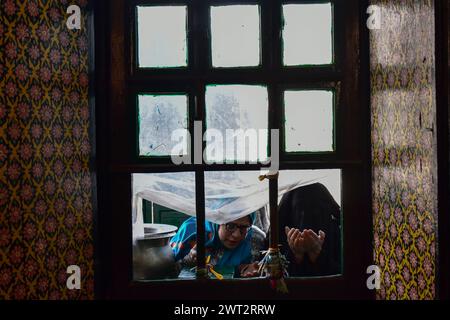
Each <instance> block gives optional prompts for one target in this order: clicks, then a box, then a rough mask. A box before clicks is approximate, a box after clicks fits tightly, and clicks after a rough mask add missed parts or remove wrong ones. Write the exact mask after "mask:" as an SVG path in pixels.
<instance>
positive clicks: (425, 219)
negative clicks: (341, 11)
mask: <svg viewBox="0 0 450 320" xmlns="http://www.w3.org/2000/svg"><path fill="white" fill-rule="evenodd" d="M371 3H372V4H375V5H379V6H380V7H381V29H380V30H373V31H371V32H370V51H371V53H370V59H371V66H370V67H371V87H372V89H371V90H372V92H371V108H372V110H371V114H372V116H371V118H372V165H373V182H372V184H373V224H374V246H375V247H374V248H375V250H374V260H375V263H376V264H378V266H379V267H380V269H381V289H380V290H379V291H378V293H377V298H378V299H434V298H435V280H436V265H437V264H436V259H437V257H436V252H437V250H436V249H437V248H436V244H437V212H436V199H435V195H436V192H435V187H436V149H435V141H436V137H435V133H434V132H433V131H432V130H433V128H434V125H433V123H434V119H435V110H436V100H435V75H434V63H435V61H434V1H432V0H402V1H389V0H374V1H371Z"/></svg>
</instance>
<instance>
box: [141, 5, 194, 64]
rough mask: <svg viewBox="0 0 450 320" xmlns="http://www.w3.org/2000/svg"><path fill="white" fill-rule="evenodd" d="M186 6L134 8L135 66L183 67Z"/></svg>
mask: <svg viewBox="0 0 450 320" xmlns="http://www.w3.org/2000/svg"><path fill="white" fill-rule="evenodd" d="M186 14H187V10H186V6H161V7H155V6H152V7H148V6H147V7H139V6H138V7H137V15H138V44H137V46H138V66H139V67H141V68H164V67H185V66H187V40H186V39H187V36H186Z"/></svg>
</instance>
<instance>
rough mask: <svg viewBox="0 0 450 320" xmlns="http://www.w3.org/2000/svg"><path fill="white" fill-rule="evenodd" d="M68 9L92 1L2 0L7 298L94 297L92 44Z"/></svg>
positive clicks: (0, 179)
mask: <svg viewBox="0 0 450 320" xmlns="http://www.w3.org/2000/svg"><path fill="white" fill-rule="evenodd" d="M70 4H78V5H79V6H80V7H81V8H82V13H83V9H85V8H86V4H87V0H79V1H76V2H74V1H70V3H69V1H67V0H48V1H47V0H45V1H44V0H30V1H20V0H1V2H0V48H1V50H0V299H92V298H93V294H94V293H93V283H94V275H93V234H92V233H93V232H92V231H93V230H92V227H93V213H92V195H91V188H92V186H91V178H92V174H91V172H90V169H89V157H90V154H91V143H90V137H89V125H90V124H89V121H90V117H89V114H90V112H89V105H88V82H89V81H88V41H87V39H88V38H87V31H86V28H85V24H84V23H85V20H84V21H82V29H81V30H68V29H67V27H66V19H67V17H68V15H67V14H66V9H67V7H68V6H69V5H70ZM83 17H84V18H85V15H83ZM72 264H76V265H78V266H80V268H81V277H82V280H81V290H68V289H67V288H66V279H67V276H68V275H67V274H66V268H67V266H69V265H72Z"/></svg>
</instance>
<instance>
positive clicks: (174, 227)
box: [131, 172, 196, 281]
mask: <svg viewBox="0 0 450 320" xmlns="http://www.w3.org/2000/svg"><path fill="white" fill-rule="evenodd" d="M131 177H132V202H131V207H132V226H133V233H132V234H133V242H132V244H133V280H135V281H140V280H160V279H161V280H162V279H179V280H182V279H192V278H195V272H192V271H190V269H191V268H192V267H195V265H196V264H195V261H194V260H190V261H187V260H186V261H185V262H186V263H185V264H180V261H181V260H182V259H183V258H184V257H185V256H186V255H187V254H188V253H189V252H190V249H191V247H192V246H193V245H194V244H195V243H192V242H191V241H183V240H186V237H181V235H185V232H186V230H189V232H192V233H193V234H195V233H196V225H195V221H194V223H190V222H192V218H191V217H193V216H195V212H196V208H195V206H196V202H195V201H196V198H195V173H194V172H176V173H134V174H132V175H131ZM189 219H190V220H189ZM183 224H184V225H185V226H186V225H189V228H182V226H183ZM180 230H181V231H180ZM188 240H191V239H189V238H188Z"/></svg>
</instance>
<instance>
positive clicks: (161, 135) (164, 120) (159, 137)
mask: <svg viewBox="0 0 450 320" xmlns="http://www.w3.org/2000/svg"><path fill="white" fill-rule="evenodd" d="M138 106H139V155H140V156H171V155H185V154H188V136H187V121H188V118H187V114H188V105H187V96H186V95H139V96H138ZM183 129H184V131H183ZM175 132H176V133H179V135H177V136H172V134H173V133H175Z"/></svg>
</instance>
